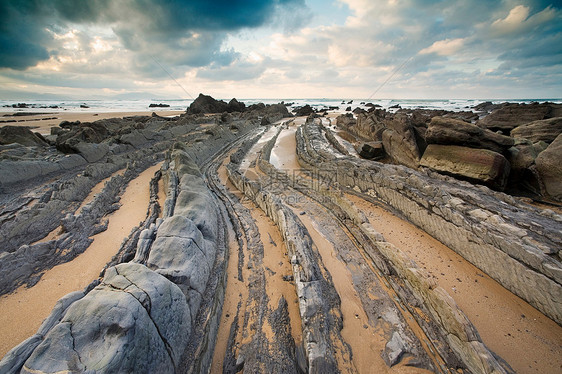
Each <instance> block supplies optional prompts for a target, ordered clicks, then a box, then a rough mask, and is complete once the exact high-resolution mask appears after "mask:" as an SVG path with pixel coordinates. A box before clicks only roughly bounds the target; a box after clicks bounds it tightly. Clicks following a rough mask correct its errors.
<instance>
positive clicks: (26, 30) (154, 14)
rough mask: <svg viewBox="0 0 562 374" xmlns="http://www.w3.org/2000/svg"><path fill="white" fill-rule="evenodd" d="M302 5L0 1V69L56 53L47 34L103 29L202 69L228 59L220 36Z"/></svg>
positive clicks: (232, 0)
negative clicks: (169, 52)
mask: <svg viewBox="0 0 562 374" xmlns="http://www.w3.org/2000/svg"><path fill="white" fill-rule="evenodd" d="M294 7H303V8H304V7H305V5H304V0H227V1H224V0H218V1H209V0H183V1H179V0H165V1H158V0H123V1H109V0H54V1H48V0H0V32H1V35H0V68H13V69H20V70H21V69H25V68H27V67H30V66H34V65H36V64H37V63H38V62H39V61H42V60H46V59H48V58H49V56H50V55H52V54H56V52H57V48H59V46H58V44H57V41H56V40H55V39H54V38H53V33H52V32H53V31H54V32H60V31H64V30H66V29H68V28H69V27H71V26H72V25H76V24H85V25H104V26H109V27H111V28H112V29H113V31H114V33H115V34H116V35H117V37H118V38H119V40H120V41H121V42H122V44H123V45H124V47H125V48H127V49H130V50H132V51H137V52H141V54H142V53H156V52H159V53H162V51H164V50H166V49H174V50H175V52H176V53H175V55H176V57H175V59H174V60H176V61H174V62H175V63H178V64H182V65H190V66H203V65H206V64H208V63H210V62H212V61H215V60H217V61H218V60H221V59H222V60H225V59H226V60H228V59H230V60H228V61H226V62H225V64H228V63H229V62H231V61H232V60H233V58H234V57H233V56H230V54H229V53H221V51H220V47H221V45H222V42H223V41H224V38H225V35H226V32H229V31H235V30H239V29H242V28H252V27H258V26H261V25H264V24H265V23H266V22H267V21H268V20H270V19H272V18H273V17H274V15H275V13H276V11H277V10H279V9H283V8H294Z"/></svg>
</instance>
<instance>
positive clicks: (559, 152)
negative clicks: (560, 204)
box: [535, 134, 562, 201]
mask: <svg viewBox="0 0 562 374" xmlns="http://www.w3.org/2000/svg"><path fill="white" fill-rule="evenodd" d="M535 163H536V165H537V170H538V172H539V174H540V176H541V180H542V182H543V183H544V188H545V190H546V192H547V193H548V195H550V196H551V197H552V198H554V199H556V200H558V201H561V200H562V134H560V135H558V137H556V139H555V140H554V141H553V142H552V143H551V144H550V145H549V146H548V148H547V149H546V150H544V151H543V152H541V153H540V154H539V155H538V157H537V159H536V160H535Z"/></svg>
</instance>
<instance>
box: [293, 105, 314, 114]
mask: <svg viewBox="0 0 562 374" xmlns="http://www.w3.org/2000/svg"><path fill="white" fill-rule="evenodd" d="M312 113H314V109H312V107H311V106H310V105H308V104H306V105H305V106H302V107H300V108H297V109H296V110H295V115H296V116H299V117H301V116H309V115H311V114H312Z"/></svg>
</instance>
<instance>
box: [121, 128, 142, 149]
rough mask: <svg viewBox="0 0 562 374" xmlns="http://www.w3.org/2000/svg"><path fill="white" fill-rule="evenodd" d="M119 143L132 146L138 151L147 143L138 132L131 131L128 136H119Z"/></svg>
mask: <svg viewBox="0 0 562 374" xmlns="http://www.w3.org/2000/svg"><path fill="white" fill-rule="evenodd" d="M119 141H120V142H121V143H123V144H129V145H132V146H133V147H135V148H137V149H138V148H140V147H141V146H142V145H143V144H145V143H146V142H147V139H146V138H145V137H144V135H143V134H142V133H141V132H140V131H132V132H130V133H128V134H124V135H121V137H120V138H119Z"/></svg>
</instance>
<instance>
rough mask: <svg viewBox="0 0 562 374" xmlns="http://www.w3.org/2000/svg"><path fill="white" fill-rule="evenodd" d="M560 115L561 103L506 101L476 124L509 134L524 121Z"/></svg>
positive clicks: (561, 111) (561, 114) (561, 113)
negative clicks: (517, 102)
mask: <svg viewBox="0 0 562 374" xmlns="http://www.w3.org/2000/svg"><path fill="white" fill-rule="evenodd" d="M561 116H562V104H553V103H541V104H539V103H532V104H513V103H506V104H503V105H502V106H501V107H500V108H499V109H497V110H494V111H493V112H492V113H490V114H489V115H487V116H486V117H484V118H483V119H481V120H480V121H478V123H477V125H478V126H480V127H483V128H486V129H488V130H492V131H501V132H503V133H504V134H509V132H510V131H511V130H513V129H514V128H516V127H517V126H520V125H523V124H525V123H529V122H533V121H538V120H543V119H548V118H553V117H561Z"/></svg>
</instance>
